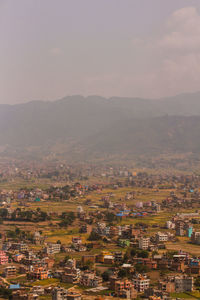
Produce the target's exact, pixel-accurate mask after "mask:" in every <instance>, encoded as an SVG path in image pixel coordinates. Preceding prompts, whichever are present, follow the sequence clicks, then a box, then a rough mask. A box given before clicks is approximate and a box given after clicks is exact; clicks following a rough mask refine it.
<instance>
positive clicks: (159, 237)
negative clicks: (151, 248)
mask: <svg viewBox="0 0 200 300" xmlns="http://www.w3.org/2000/svg"><path fill="white" fill-rule="evenodd" d="M168 238H169V236H168V234H167V233H165V232H157V233H156V241H157V242H167V241H168Z"/></svg>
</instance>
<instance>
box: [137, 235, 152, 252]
mask: <svg viewBox="0 0 200 300" xmlns="http://www.w3.org/2000/svg"><path fill="white" fill-rule="evenodd" d="M149 243H150V238H149V237H141V238H140V239H139V248H140V249H142V250H147V249H148V248H149Z"/></svg>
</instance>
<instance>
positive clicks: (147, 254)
mask: <svg viewBox="0 0 200 300" xmlns="http://www.w3.org/2000/svg"><path fill="white" fill-rule="evenodd" d="M138 257H142V258H148V257H149V252H148V251H146V250H141V251H139V252H138Z"/></svg>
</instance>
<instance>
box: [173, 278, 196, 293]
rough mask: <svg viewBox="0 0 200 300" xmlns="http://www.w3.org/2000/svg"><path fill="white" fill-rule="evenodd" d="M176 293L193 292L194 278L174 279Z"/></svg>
mask: <svg viewBox="0 0 200 300" xmlns="http://www.w3.org/2000/svg"><path fill="white" fill-rule="evenodd" d="M174 282H175V290H176V292H178V293H180V292H192V291H193V289H194V278H193V277H190V276H176V277H175V278H174Z"/></svg>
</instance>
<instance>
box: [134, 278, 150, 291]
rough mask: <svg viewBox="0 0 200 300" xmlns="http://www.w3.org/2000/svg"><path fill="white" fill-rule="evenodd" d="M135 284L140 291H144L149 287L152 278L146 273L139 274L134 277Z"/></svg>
mask: <svg viewBox="0 0 200 300" xmlns="http://www.w3.org/2000/svg"><path fill="white" fill-rule="evenodd" d="M133 284H134V287H135V289H136V290H137V291H138V292H140V293H143V292H144V291H145V290H146V289H148V288H149V284H150V279H149V278H148V277H147V276H146V275H141V274H138V275H136V277H135V278H133Z"/></svg>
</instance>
